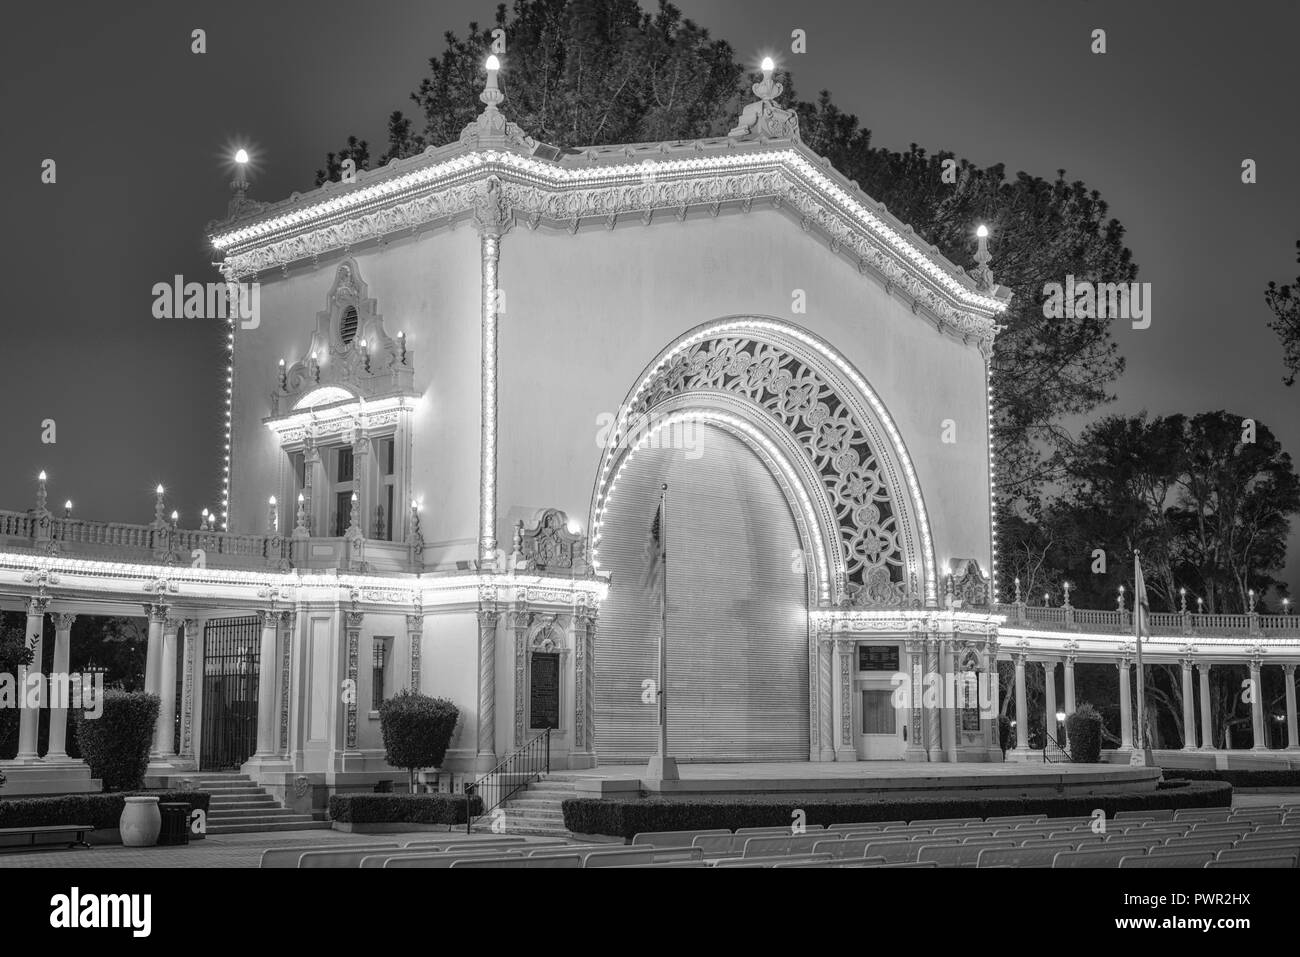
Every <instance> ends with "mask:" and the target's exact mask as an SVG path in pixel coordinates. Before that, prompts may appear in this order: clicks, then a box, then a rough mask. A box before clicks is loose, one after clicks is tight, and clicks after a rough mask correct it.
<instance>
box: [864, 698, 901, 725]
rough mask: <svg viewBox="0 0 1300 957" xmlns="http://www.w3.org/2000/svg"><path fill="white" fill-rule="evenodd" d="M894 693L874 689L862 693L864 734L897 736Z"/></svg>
mask: <svg viewBox="0 0 1300 957" xmlns="http://www.w3.org/2000/svg"><path fill="white" fill-rule="evenodd" d="M893 697H894V693H893V692H892V691H877V690H874V689H871V690H867V691H863V692H862V733H863V734H897V733H898V725H897V724H896V723H895V722H896V721H897V714H896V713H895V711H894V701H893Z"/></svg>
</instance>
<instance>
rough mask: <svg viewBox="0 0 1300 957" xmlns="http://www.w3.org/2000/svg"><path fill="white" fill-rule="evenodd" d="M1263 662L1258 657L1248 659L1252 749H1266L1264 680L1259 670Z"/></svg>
mask: <svg viewBox="0 0 1300 957" xmlns="http://www.w3.org/2000/svg"><path fill="white" fill-rule="evenodd" d="M1263 666H1264V662H1263V661H1262V660H1261V659H1259V658H1251V659H1250V732H1251V734H1250V736H1251V739H1252V744H1251V748H1250V749H1251V750H1252V751H1267V750H1268V739H1267V738H1266V737H1265V734H1266V729H1265V727H1264V681H1263V678H1262V677H1261V675H1260V671H1261V669H1262V668H1263Z"/></svg>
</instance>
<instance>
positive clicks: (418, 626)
mask: <svg viewBox="0 0 1300 957" xmlns="http://www.w3.org/2000/svg"><path fill="white" fill-rule="evenodd" d="M406 630H407V631H424V616H423V615H407V616H406Z"/></svg>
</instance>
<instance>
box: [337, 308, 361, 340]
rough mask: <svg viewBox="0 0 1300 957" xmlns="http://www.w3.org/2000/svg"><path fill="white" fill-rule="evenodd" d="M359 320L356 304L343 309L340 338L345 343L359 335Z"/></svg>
mask: <svg viewBox="0 0 1300 957" xmlns="http://www.w3.org/2000/svg"><path fill="white" fill-rule="evenodd" d="M358 322H359V319H358V316H357V307H356V306H348V307H347V308H346V309H344V310H343V316H342V318H341V319H340V320H339V339H341V340H342V341H343V344H344V345H347V344H348V343H350V342H351V341H352V340H353V339H355V338H356V337H357V324H358Z"/></svg>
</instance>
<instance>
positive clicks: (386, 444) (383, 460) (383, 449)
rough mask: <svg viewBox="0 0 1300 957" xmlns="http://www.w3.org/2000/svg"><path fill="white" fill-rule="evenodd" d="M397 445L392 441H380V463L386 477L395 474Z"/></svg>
mask: <svg viewBox="0 0 1300 957" xmlns="http://www.w3.org/2000/svg"><path fill="white" fill-rule="evenodd" d="M395 445H396V443H395V442H394V441H393V440H392V439H380V440H379V462H380V465H381V467H382V468H383V470H384V474H385V475H392V474H393V465H394V463H395V461H396V458H395V455H394V447H395Z"/></svg>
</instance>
